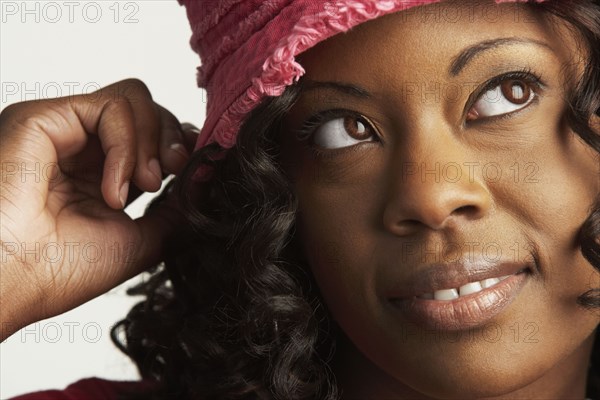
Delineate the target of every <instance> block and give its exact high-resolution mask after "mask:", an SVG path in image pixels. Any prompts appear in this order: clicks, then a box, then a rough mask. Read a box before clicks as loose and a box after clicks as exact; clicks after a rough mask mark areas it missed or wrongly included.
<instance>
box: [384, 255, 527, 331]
mask: <svg viewBox="0 0 600 400" xmlns="http://www.w3.org/2000/svg"><path fill="white" fill-rule="evenodd" d="M532 271H533V267H532V266H531V265H529V264H522V263H511V262H506V263H499V264H492V263H481V262H477V263H452V264H438V265H432V266H429V267H427V268H425V269H424V270H421V271H420V272H419V274H418V275H416V276H414V277H413V279H410V280H408V281H404V282H403V284H402V285H401V286H398V287H396V288H395V289H394V290H393V291H392V293H391V294H390V296H388V298H389V300H390V304H392V306H393V308H394V309H395V310H397V311H399V312H400V314H401V316H402V317H403V318H404V319H406V320H408V321H409V322H411V323H414V324H416V325H418V326H421V327H423V328H426V329H428V330H435V331H460V330H463V329H467V328H473V327H477V326H481V325H484V324H486V323H487V322H489V321H490V320H492V319H493V318H494V317H496V316H497V315H498V314H500V313H501V312H502V311H504V310H505V309H506V308H507V307H508V306H509V305H510V304H511V303H512V302H513V301H514V300H515V299H516V297H517V296H518V295H519V293H520V292H521V290H522V289H523V287H524V286H525V284H526V283H527V280H528V278H529V276H530V273H531V272H532ZM507 275H509V277H508V278H506V279H504V280H502V281H500V282H499V283H497V284H495V285H494V286H492V287H489V288H486V289H483V290H481V291H479V292H477V293H472V294H469V295H466V296H461V297H459V298H457V299H454V300H450V301H442V300H433V299H424V298H418V297H417V296H420V295H422V294H425V293H433V292H434V291H436V290H441V289H448V288H458V287H460V286H462V285H465V284H467V283H469V282H475V281H481V280H484V279H488V278H499V277H502V276H507Z"/></svg>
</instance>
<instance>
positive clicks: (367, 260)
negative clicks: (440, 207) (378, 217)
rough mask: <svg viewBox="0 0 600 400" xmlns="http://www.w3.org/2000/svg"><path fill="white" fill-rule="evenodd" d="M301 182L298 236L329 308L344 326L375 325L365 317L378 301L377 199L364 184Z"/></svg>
mask: <svg viewBox="0 0 600 400" xmlns="http://www.w3.org/2000/svg"><path fill="white" fill-rule="evenodd" d="M300 186H301V188H300V189H299V190H298V192H297V195H298V200H299V204H300V209H301V210H302V211H301V212H300V214H299V215H298V227H299V235H300V238H301V242H302V244H303V246H304V253H305V254H306V256H307V259H308V262H309V265H310V268H311V270H312V273H313V275H314V277H315V280H316V282H317V284H318V286H319V289H320V291H321V294H322V296H323V298H324V300H325V302H326V303H327V307H328V308H329V310H330V311H331V314H332V316H333V318H334V319H335V320H336V321H338V323H340V325H342V326H343V325H344V323H343V322H342V321H353V322H352V323H355V324H357V325H361V324H363V326H364V325H366V324H369V325H372V323H369V322H368V321H365V320H364V319H365V318H366V319H369V318H372V317H373V315H374V312H375V311H374V310H375V309H376V306H375V304H376V301H377V299H376V297H375V296H376V294H375V280H376V279H375V278H376V252H375V251H374V249H375V248H376V242H375V241H376V239H377V237H376V235H374V234H373V218H374V213H373V206H372V205H373V202H374V200H373V199H370V198H369V195H368V194H367V193H364V189H361V185H353V186H352V187H351V188H344V189H342V188H340V187H337V186H336V185H331V184H323V185H322V184H319V183H315V181H311V182H310V185H307V186H302V185H300ZM358 199H360V201H359V200H358Z"/></svg>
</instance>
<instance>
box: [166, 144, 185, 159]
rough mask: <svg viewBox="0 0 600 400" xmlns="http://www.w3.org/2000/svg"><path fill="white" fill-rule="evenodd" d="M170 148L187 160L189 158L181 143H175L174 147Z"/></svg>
mask: <svg viewBox="0 0 600 400" xmlns="http://www.w3.org/2000/svg"><path fill="white" fill-rule="evenodd" d="M169 148H170V149H171V150H173V151H174V152H176V153H177V154H179V155H181V156H183V157H185V158H187V157H188V156H189V154H188V152H187V150H186V148H185V146H184V145H182V144H181V143H173V144H172V145H170V146H169Z"/></svg>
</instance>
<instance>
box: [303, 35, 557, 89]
mask: <svg viewBox="0 0 600 400" xmlns="http://www.w3.org/2000/svg"><path fill="white" fill-rule="evenodd" d="M515 44H534V45H537V46H540V47H544V48H547V49H549V50H551V51H552V52H554V50H553V49H552V47H550V46H549V45H548V44H546V43H544V42H541V41H538V40H535V39H527V38H514V37H513V38H500V39H492V40H486V41H483V42H480V43H477V44H474V45H473V46H470V47H468V48H466V49H464V50H463V51H461V52H460V54H458V55H457V56H456V57H454V58H453V59H452V63H451V64H450V68H449V69H448V73H449V74H450V75H451V76H457V75H458V74H460V72H461V71H462V70H463V69H464V68H465V67H466V66H467V64H469V62H471V61H472V60H473V59H474V58H475V57H477V56H478V55H480V54H482V53H484V52H486V51H488V50H491V49H495V48H498V47H500V46H510V45H515ZM317 89H332V90H335V91H337V92H340V93H344V94H346V95H349V96H352V97H355V98H358V99H363V100H364V99H372V98H373V97H374V95H373V94H371V93H369V91H367V90H366V89H364V88H362V87H360V86H357V85H354V84H351V83H344V82H323V81H315V80H310V79H304V80H303V81H302V88H301V92H302V93H304V92H308V91H311V90H317Z"/></svg>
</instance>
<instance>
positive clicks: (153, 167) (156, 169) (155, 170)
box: [148, 158, 162, 181]
mask: <svg viewBox="0 0 600 400" xmlns="http://www.w3.org/2000/svg"><path fill="white" fill-rule="evenodd" d="M148 169H149V170H150V172H152V175H154V176H156V177H157V178H158V180H159V181H162V175H161V172H160V164H159V163H158V160H157V159H156V158H153V159H151V160H150V161H148Z"/></svg>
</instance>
